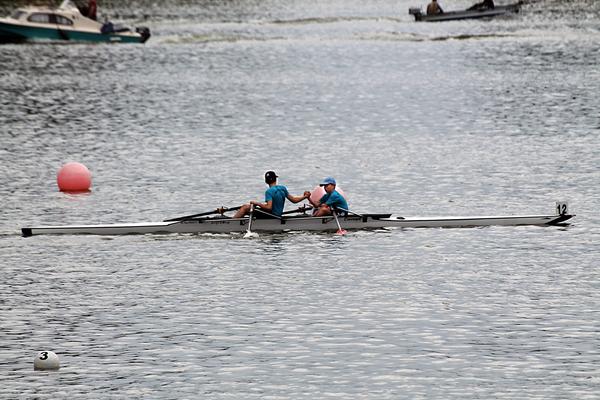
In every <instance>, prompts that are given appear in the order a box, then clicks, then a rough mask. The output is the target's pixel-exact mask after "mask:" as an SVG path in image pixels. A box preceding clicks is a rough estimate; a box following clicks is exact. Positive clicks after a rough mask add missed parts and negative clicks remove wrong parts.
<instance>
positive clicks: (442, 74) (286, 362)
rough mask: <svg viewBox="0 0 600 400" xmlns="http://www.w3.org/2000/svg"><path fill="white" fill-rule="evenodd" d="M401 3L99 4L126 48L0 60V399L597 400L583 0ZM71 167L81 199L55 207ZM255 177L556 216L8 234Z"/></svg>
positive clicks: (367, 202) (459, 207)
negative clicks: (234, 230) (549, 220)
mask: <svg viewBox="0 0 600 400" xmlns="http://www.w3.org/2000/svg"><path fill="white" fill-rule="evenodd" d="M113 3H114V2H113ZM442 4H443V5H444V6H445V8H447V9H459V8H464V7H466V6H467V5H468V4H469V2H465V1H453V2H450V1H448V2H445V3H442ZM414 5H418V2H417V3H415V2H408V1H405V0H403V1H400V2H391V1H332V2H329V1H327V2H325V1H307V2H293V1H285V0H277V1H275V0H273V1H265V2H263V1H254V2H252V1H250V2H204V3H194V4H191V5H190V4H187V3H185V2H170V3H166V4H161V3H152V4H147V3H145V2H138V3H131V4H130V5H129V6H121V5H119V4H110V5H109V6H107V7H106V8H104V9H102V8H101V10H100V11H101V12H102V11H104V12H105V13H106V14H107V15H108V16H110V17H111V18H116V19H121V20H125V21H126V22H128V23H131V24H137V25H140V24H142V25H147V26H149V27H150V29H151V30H152V32H153V37H152V38H151V39H150V41H149V42H148V43H147V44H146V45H120V46H119V45H115V46H111V45H87V44H69V45H65V44H60V43H42V44H39V43H38V44H25V45H0V93H1V96H0V137H1V139H2V140H1V144H0V161H1V164H0V166H1V171H2V173H1V174H0V198H1V199H2V217H3V218H2V219H1V220H0V256H1V258H2V260H3V261H2V267H1V268H0V397H2V398H48V399H50V398H53V399H54V398H112V397H115V398H198V397H203V398H240V399H242V398H243V399H248V398H261V399H262V398H293V399H298V398H307V399H308V398H311V399H313V398H334V397H336V398H346V399H347V398H373V399H383V398H389V399H396V398H423V399H425V398H426V399H430V398H440V399H448V398H455V399H464V398H505V399H514V398H528V399H548V398H577V399H594V398H597V397H598V393H600V373H599V371H600V351H599V348H600V338H599V332H600V326H599V323H598V321H599V320H600V311H599V310H600V295H598V292H599V289H600V279H599V278H600V273H599V272H598V269H597V264H598V259H600V257H599V256H600V251H599V246H598V243H599V239H600V228H599V223H600V218H599V217H598V209H599V207H600V172H599V170H598V166H599V165H600V139H599V134H600V120H599V117H598V115H599V114H598V109H600V100H599V99H600V98H599V97H598V93H600V69H598V65H599V64H600V51H599V50H598V43H599V40H600V22H599V21H600V20H599V15H600V7H598V5H597V4H595V2H559V1H542V2H535V3H529V4H526V5H524V7H523V10H522V12H521V13H520V14H519V15H517V16H514V17H513V18H509V19H497V20H491V21H461V22H448V23H440V24H426V23H416V22H414V21H412V20H411V17H410V16H409V15H408V14H407V10H408V7H409V6H414ZM67 161H78V162H82V163H84V164H85V165H87V166H88V168H89V169H90V170H91V171H92V174H93V188H92V192H91V193H90V194H87V195H68V194H63V193H60V192H58V190H57V188H56V173H57V171H58V169H59V168H60V166H61V165H63V164H64V163H65V162H67ZM268 169H274V170H276V171H277V172H278V174H279V175H280V180H281V183H283V184H285V185H286V186H288V188H289V189H290V191H291V192H293V193H301V192H302V191H304V190H306V189H310V188H312V187H314V186H315V185H316V184H317V182H318V180H319V179H321V178H322V177H324V176H326V175H333V176H335V177H336V178H337V179H338V182H339V183H340V186H341V187H343V188H344V191H345V192H346V194H347V195H348V197H349V199H350V206H351V207H352V208H353V209H354V210H356V211H371V212H385V211H387V212H394V213H396V214H399V215H406V216H419V215H421V216H433V215H481V214H488V215H490V214H491V215H494V214H537V213H550V212H552V211H553V209H554V202H555V201H557V200H560V201H568V202H569V205H570V208H571V211H572V213H574V214H577V217H576V218H575V219H573V222H572V224H571V225H569V226H563V227H490V228H482V229H407V230H397V229H396V230H379V231H373V232H351V233H350V234H348V235H347V236H344V237H339V236H335V235H331V234H314V233H303V232H296V233H290V234H261V236H260V237H259V238H258V239H256V240H245V239H243V238H242V237H241V236H239V235H138V236H136V235H133V236H115V237H97V236H36V237H31V238H23V237H21V236H20V227H21V226H25V225H38V224H67V223H104V222H105V223H112V222H137V221H160V220H162V219H164V218H167V217H173V216H177V215H182V214H190V213H194V212H201V211H205V210H209V209H212V208H214V207H216V206H221V205H226V206H234V205H237V204H240V203H242V202H245V201H248V200H249V199H260V198H261V196H262V193H263V191H264V189H265V186H264V184H263V183H262V175H263V173H264V171H266V170H268ZM40 350H52V351H54V352H56V353H57V354H58V355H59V357H60V360H61V365H62V367H61V369H60V371H58V372H55V373H48V372H40V371H33V358H34V356H35V354H36V353H37V352H38V351H40Z"/></svg>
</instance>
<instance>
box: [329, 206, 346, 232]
mask: <svg viewBox="0 0 600 400" xmlns="http://www.w3.org/2000/svg"><path fill="white" fill-rule="evenodd" d="M331 213H332V214H333V218H335V223H336V224H337V226H338V230H337V232H336V233H337V234H338V235H345V234H346V233H347V232H346V230H345V229H342V226H341V225H340V221H339V220H338V216H337V213H336V212H335V210H334V209H333V207H332V208H331Z"/></svg>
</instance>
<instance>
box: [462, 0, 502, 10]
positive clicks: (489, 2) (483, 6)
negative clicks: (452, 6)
mask: <svg viewBox="0 0 600 400" xmlns="http://www.w3.org/2000/svg"><path fill="white" fill-rule="evenodd" d="M494 7H495V5H494V0H483V1H482V2H481V3H477V4H473V5H472V6H471V7H469V8H467V11H485V10H493V9H494Z"/></svg>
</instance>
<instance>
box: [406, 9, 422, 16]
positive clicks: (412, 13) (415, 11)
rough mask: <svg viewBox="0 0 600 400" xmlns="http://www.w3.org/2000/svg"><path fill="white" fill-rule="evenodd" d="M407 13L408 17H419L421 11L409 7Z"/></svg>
mask: <svg viewBox="0 0 600 400" xmlns="http://www.w3.org/2000/svg"><path fill="white" fill-rule="evenodd" d="M408 13H409V14H410V15H421V9H420V8H418V7H410V8H409V9H408Z"/></svg>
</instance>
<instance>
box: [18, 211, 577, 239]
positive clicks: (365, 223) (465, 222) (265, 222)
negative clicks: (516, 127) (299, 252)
mask: <svg viewBox="0 0 600 400" xmlns="http://www.w3.org/2000/svg"><path fill="white" fill-rule="evenodd" d="M572 217H573V215H568V214H564V215H521V216H482V217H436V218H402V217H394V216H391V215H390V214H366V215H363V216H354V215H349V216H346V217H340V218H339V221H340V225H341V226H342V228H344V229H346V230H358V229H378V228H470V227H480V226H492V225H504V226H516V225H557V224H560V223H563V222H564V221H567V220H568V219H570V218H572ZM247 228H248V218H247V217H245V218H227V217H206V218H196V219H189V220H183V221H174V222H147V223H132V224H110V225H65V226H37V227H35V226H34V227H26V228H22V229H21V231H22V234H23V236H26V237H27V236H33V235H43V234H56V235H58V234H62V235H65V234H67V235H68V234H90V235H125V234H148V233H153V234H165V233H235V232H239V233H243V232H246V230H247ZM337 229H338V227H337V224H336V222H335V220H334V218H333V217H310V216H293V217H284V218H282V219H281V220H280V219H254V220H253V221H252V231H257V232H285V231H331V232H335V231H337Z"/></svg>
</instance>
